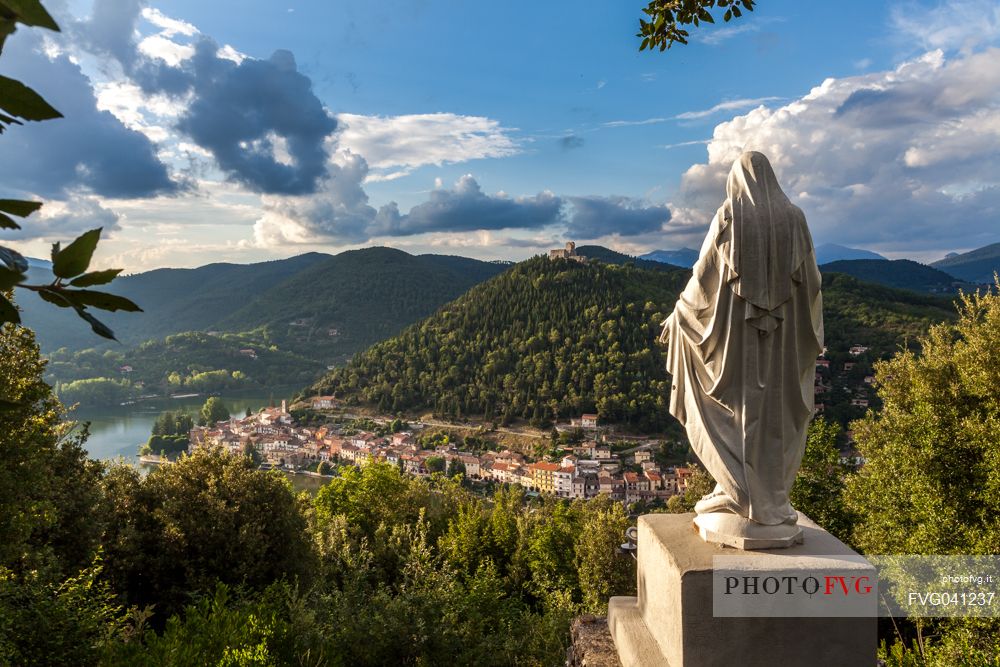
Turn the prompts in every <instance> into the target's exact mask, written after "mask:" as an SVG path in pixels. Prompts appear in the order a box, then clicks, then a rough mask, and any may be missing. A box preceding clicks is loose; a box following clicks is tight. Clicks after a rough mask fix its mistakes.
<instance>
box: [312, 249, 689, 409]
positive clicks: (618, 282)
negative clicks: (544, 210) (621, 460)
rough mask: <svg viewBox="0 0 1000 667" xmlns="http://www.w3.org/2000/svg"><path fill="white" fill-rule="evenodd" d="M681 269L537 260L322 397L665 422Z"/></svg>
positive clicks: (388, 405) (339, 380)
mask: <svg viewBox="0 0 1000 667" xmlns="http://www.w3.org/2000/svg"><path fill="white" fill-rule="evenodd" d="M685 279H686V274H685V273H683V272H652V271H643V270H641V269H636V268H633V267H629V266H609V265H606V264H602V263H596V262H594V263H589V264H581V263H577V262H572V261H567V260H559V261H550V260H548V259H546V258H544V257H536V258H534V259H531V260H528V261H526V262H522V263H521V264H518V265H517V266H516V267H515V268H513V269H511V270H509V271H507V272H505V273H503V274H501V275H499V276H497V277H495V278H493V279H492V280H490V281H488V282H486V283H484V284H482V285H479V286H477V287H475V288H473V289H472V290H470V291H469V292H468V293H467V294H465V295H464V296H462V297H461V298H459V299H457V300H456V301H454V302H452V303H450V304H448V305H447V306H446V307H444V308H442V309H441V310H439V311H438V312H437V313H435V314H434V316H432V317H430V318H428V319H426V320H424V321H423V322H421V323H419V324H416V325H414V326H412V327H410V328H408V329H406V330H405V331H404V332H403V333H402V334H400V335H399V336H397V337H396V338H392V339H390V340H388V341H385V342H383V343H379V344H377V345H375V346H373V347H372V348H370V349H369V350H367V351H366V352H365V353H363V354H361V355H359V356H358V357H356V358H355V359H354V360H353V361H352V362H351V363H350V364H349V365H348V366H347V367H345V368H342V369H337V370H335V371H334V372H333V373H332V374H330V375H329V376H328V377H326V378H325V379H324V380H322V381H321V382H320V383H319V384H318V385H317V386H316V390H317V391H319V392H320V393H336V394H337V395H338V396H341V397H350V398H353V399H355V400H360V401H364V402H367V403H371V404H374V405H377V406H378V407H379V408H380V409H381V410H383V411H390V412H396V411H401V410H418V409H431V410H433V411H434V412H435V413H436V414H438V415H441V416H448V417H461V416H464V415H483V416H484V417H485V418H487V419H497V420H499V421H501V422H506V421H509V420H512V419H519V418H521V419H530V420H532V421H533V422H534V423H536V424H539V425H540V424H543V423H544V422H546V421H548V420H552V419H556V418H560V417H561V418H563V419H566V418H568V417H570V416H577V415H579V414H580V413H584V412H596V413H597V414H599V415H600V416H601V417H602V418H603V419H605V420H610V421H616V422H627V423H632V424H635V425H636V426H638V427H640V428H650V429H655V428H658V427H662V425H663V423H664V422H665V420H666V418H667V417H666V414H667V410H666V404H665V402H664V401H665V398H666V387H667V384H668V383H667V379H666V371H665V368H664V364H663V360H662V355H661V354H660V353H659V352H658V351H657V348H656V345H655V339H656V337H657V335H658V334H659V325H660V322H662V320H663V319H664V317H665V313H667V312H669V311H670V309H671V308H672V307H673V303H674V301H675V300H676V298H677V293H678V290H679V289H680V287H682V286H683V283H684V281H685Z"/></svg>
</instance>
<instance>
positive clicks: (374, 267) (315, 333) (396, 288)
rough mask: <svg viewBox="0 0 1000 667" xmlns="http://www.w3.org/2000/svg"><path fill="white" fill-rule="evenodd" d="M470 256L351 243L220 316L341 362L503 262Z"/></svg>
mask: <svg viewBox="0 0 1000 667" xmlns="http://www.w3.org/2000/svg"><path fill="white" fill-rule="evenodd" d="M507 266H508V265H506V264H498V263H492V262H483V261H480V260H476V259H469V258H467V257H452V256H445V255H418V256H414V255H410V254H408V253H405V252H403V251H402V250H395V249H393V248H365V249H362V250H349V251H347V252H343V253H341V254H339V255H336V256H334V257H328V258H327V259H326V260H324V261H321V262H317V263H316V264H313V265H312V266H310V267H308V268H307V269H305V270H303V271H301V272H299V273H297V274H295V275H294V276H292V277H291V278H289V279H288V280H286V281H284V282H282V283H281V284H278V285H276V286H273V287H272V288H271V289H269V290H268V291H266V292H263V293H261V294H258V295H256V297H255V298H253V299H251V300H249V301H248V302H246V303H245V305H244V306H243V307H242V308H240V309H239V310H237V311H236V312H234V313H232V314H230V315H229V316H227V317H225V318H223V319H221V320H220V321H219V322H218V323H217V325H216V328H218V329H221V330H224V331H251V330H254V329H262V330H264V331H266V332H267V333H268V335H269V336H270V337H271V338H273V339H275V340H277V341H279V343H280V344H282V346H283V347H285V348H288V349H290V350H292V351H294V352H297V353H300V354H305V355H307V356H310V357H313V358H317V359H320V358H321V359H324V360H325V361H327V363H330V362H335V361H341V360H343V359H346V358H347V357H349V356H351V355H353V354H354V353H355V352H358V351H360V350H362V349H364V348H365V347H368V346H369V345H371V344H372V343H375V342H377V341H380V340H383V339H384V338H387V337H389V336H392V335H394V334H396V333H399V331H400V330H401V329H403V327H405V326H406V325H408V324H411V323H413V322H416V321H418V320H420V319H422V318H424V317H427V316H428V315H430V314H431V313H432V312H434V311H435V310H436V309H437V308H438V307H440V306H441V305H443V304H445V303H448V302H449V301H451V300H452V299H454V298H456V297H458V296H459V295H461V294H462V293H464V292H465V291H466V290H468V289H469V288H470V287H472V286H473V285H476V284H478V283H481V282H482V281H484V280H486V279H488V278H491V277H492V276H494V275H496V274H497V273H500V272H501V271H503V270H504V269H506V268H507Z"/></svg>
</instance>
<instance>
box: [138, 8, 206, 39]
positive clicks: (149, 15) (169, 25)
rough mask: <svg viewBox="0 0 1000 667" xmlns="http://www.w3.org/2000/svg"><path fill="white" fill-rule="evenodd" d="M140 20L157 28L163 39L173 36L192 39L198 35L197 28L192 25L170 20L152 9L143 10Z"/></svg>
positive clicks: (157, 10)
mask: <svg viewBox="0 0 1000 667" xmlns="http://www.w3.org/2000/svg"><path fill="white" fill-rule="evenodd" d="M142 18H144V19H146V20H147V21H149V22H150V23H152V24H153V25H155V26H156V27H157V28H159V29H160V33H161V34H162V35H163V36H164V37H173V36H174V35H185V36H187V37H192V36H194V35H197V34H198V28H196V27H194V25H192V24H190V23H188V22H187V21H181V20H179V19H173V18H170V17H169V16H166V15H164V14H163V13H162V12H161V11H160V10H159V9H156V8H154V7H145V8H143V10H142Z"/></svg>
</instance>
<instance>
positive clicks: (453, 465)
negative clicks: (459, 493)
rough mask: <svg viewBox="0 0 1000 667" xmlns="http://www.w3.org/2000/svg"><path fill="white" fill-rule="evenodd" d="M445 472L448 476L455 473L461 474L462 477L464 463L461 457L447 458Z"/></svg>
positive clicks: (463, 474) (452, 475)
mask: <svg viewBox="0 0 1000 667" xmlns="http://www.w3.org/2000/svg"><path fill="white" fill-rule="evenodd" d="M445 474H446V475H448V477H454V476H455V475H462V476H463V477H464V476H465V463H463V462H462V459H460V458H458V457H457V456H453V457H451V459H449V460H448V472H447V473H445Z"/></svg>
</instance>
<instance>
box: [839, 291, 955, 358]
mask: <svg viewBox="0 0 1000 667" xmlns="http://www.w3.org/2000/svg"><path fill="white" fill-rule="evenodd" d="M954 318H955V307H954V305H953V304H952V301H951V297H945V296H934V295H931V294H919V293H916V292H911V291H909V290H898V289H893V288H891V287H885V286H884V285H875V284H872V283H868V282H864V281H862V280H858V279H857V278H854V277H853V276H848V275H844V274H841V273H825V274H823V326H824V329H825V335H826V345H827V347H829V348H830V349H838V350H843V349H847V348H849V347H850V346H851V345H855V344H862V345H866V346H868V347H870V348H871V349H872V352H873V353H874V356H876V357H886V356H889V355H890V354H893V353H895V352H897V351H898V350H899V348H900V346H904V345H908V346H913V345H916V339H917V337H918V336H920V335H922V334H924V333H926V332H927V329H928V328H929V327H930V325H931V324H936V323H938V322H944V321H946V320H952V319H954Z"/></svg>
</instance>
